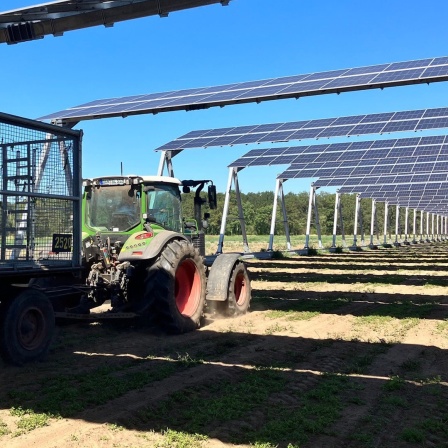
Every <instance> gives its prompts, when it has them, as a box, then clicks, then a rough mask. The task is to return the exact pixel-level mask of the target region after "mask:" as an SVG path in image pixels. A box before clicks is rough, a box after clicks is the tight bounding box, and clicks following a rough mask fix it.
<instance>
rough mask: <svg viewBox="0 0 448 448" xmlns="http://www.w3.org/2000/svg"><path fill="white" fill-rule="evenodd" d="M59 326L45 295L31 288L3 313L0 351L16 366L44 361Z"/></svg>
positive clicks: (5, 358)
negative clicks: (56, 326) (55, 329)
mask: <svg viewBox="0 0 448 448" xmlns="http://www.w3.org/2000/svg"><path fill="white" fill-rule="evenodd" d="M54 326H55V319H54V312H53V307H52V305H51V303H50V301H49V299H48V298H47V296H45V294H42V293H41V292H40V291H37V290H33V289H27V290H26V291H24V292H22V293H21V294H20V295H19V296H17V297H16V298H14V299H12V300H11V301H10V302H9V303H8V304H7V305H5V308H4V310H3V313H2V322H1V327H0V331H1V337H0V351H1V354H2V357H3V359H4V360H5V361H6V362H10V363H12V364H17V365H22V364H24V363H26V362H30V361H37V360H40V359H42V358H43V357H44V356H45V355H46V354H47V353H48V350H49V348H50V344H51V341H52V338H53V333H54Z"/></svg>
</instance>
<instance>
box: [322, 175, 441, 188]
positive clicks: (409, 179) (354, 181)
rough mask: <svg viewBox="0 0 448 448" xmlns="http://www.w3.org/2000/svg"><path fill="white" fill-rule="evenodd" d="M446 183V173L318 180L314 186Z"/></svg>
mask: <svg viewBox="0 0 448 448" xmlns="http://www.w3.org/2000/svg"><path fill="white" fill-rule="evenodd" d="M445 182H448V173H444V174H430V173H428V174H423V175H421V174H406V175H402V174H397V175H395V176H389V177H388V176H381V177H377V176H373V177H369V176H363V177H361V176H360V177H350V178H342V177H341V178H319V179H318V180H317V181H316V182H315V185H316V186H317V187H324V186H339V187H344V186H359V185H385V184H391V185H403V184H422V185H426V184H431V183H445Z"/></svg>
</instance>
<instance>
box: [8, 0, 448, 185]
mask: <svg viewBox="0 0 448 448" xmlns="http://www.w3.org/2000/svg"><path fill="white" fill-rule="evenodd" d="M36 3H38V2H35V1H25V0H24V1H13V0H3V1H2V2H1V6H0V8H1V10H2V11H7V10H10V9H15V8H18V7H21V6H27V5H32V4H36ZM446 17H448V2H447V1H446V0H432V1H431V0H428V1H426V2H422V1H416V0H407V1H405V0H395V1H390V0H389V1H384V0H377V1H375V2H365V1H360V0H345V1H344V0H343V1H339V2H336V1H334V0H321V1H311V0H308V1H306V0H275V1H273V0H232V1H231V2H230V4H229V6H227V7H222V6H220V5H219V4H216V5H211V6H205V7H200V8H194V9H191V10H185V11H179V12H175V13H171V14H170V15H169V17H168V18H159V17H148V18H143V19H136V20H132V21H128V22H121V23H117V24H116V25H115V26H114V27H113V28H104V27H95V28H87V29H83V30H77V31H71V32H67V33H66V34H65V35H64V36H62V37H57V38H55V37H52V36H47V37H45V38H44V39H41V40H38V41H33V42H25V43H21V44H18V45H10V46H8V45H4V44H3V45H2V46H0V61H1V64H0V67H1V69H0V86H1V95H0V110H1V111H3V112H6V113H10V114H15V115H20V116H24V117H27V118H37V117H39V116H43V115H46V114H49V113H51V112H55V111H58V110H61V109H65V108H68V107H71V106H75V105H79V104H82V103H85V102H88V101H92V100H95V99H100V98H108V97H116V96H126V95H134V94H144V93H152V92H163V91H168V90H177V89H184V88H190V87H205V86H211V85H220V84H227V83H233V82H238V81H250V80H258V79H264V78H271V77H278V76H288V75H295V74H301V73H310V72H317V71H326V70H333V69H339V68H348V67H358V66H364V65H373V64H380V63H386V62H396V61H406V60H412V59H423V58H428V57H438V56H448V48H447V45H446V43H447V42H448V27H447V26H446ZM446 106H448V84H447V83H434V84H430V85H429V86H428V85H426V84H425V85H418V86H405V87H394V88H389V89H384V90H371V91H363V92H351V93H343V94H340V95H335V94H332V95H322V96H314V97H308V98H306V97H305V98H301V99H299V100H294V99H292V100H279V101H267V102H263V103H260V104H247V105H235V106H226V107H224V108H211V109H208V110H201V111H194V112H184V111H179V112H168V113H161V114H158V115H141V116H132V117H128V118H125V119H123V118H112V119H103V120H93V121H85V122H81V123H80V124H78V125H77V126H76V128H77V129H83V131H84V144H83V175H84V177H94V176H101V175H105V174H117V173H119V171H120V162H123V165H124V171H125V172H126V173H134V174H155V173H156V170H157V167H158V162H159V153H155V152H154V149H155V148H157V147H159V146H161V145H162V144H164V143H166V142H168V141H171V140H173V139H175V138H177V137H179V136H181V135H183V134H185V133H187V132H189V131H192V130H195V129H208V128H219V127H227V126H239V125H249V124H257V123H258V124H265V123H273V122H287V121H295V120H301V119H311V118H325V117H335V116H345V115H354V114H361V113H376V112H387V111H395V110H408V109H420V108H428V107H446ZM436 133H437V132H435V131H433V132H432V133H431V134H436ZM438 133H443V132H438ZM397 135H400V134H397ZM422 135H425V134H423V133H422ZM402 136H403V137H404V136H405V135H404V134H403V135H402ZM384 137H385V138H387V137H388V138H390V136H384ZM372 138H373V137H372ZM363 139H364V140H366V139H370V136H368V137H364V138H363ZM334 141H335V142H336V141H341V139H338V140H334ZM311 143H313V141H305V142H303V144H311ZM319 143H321V141H319ZM297 144H299V143H298V142H297ZM265 146H266V145H265ZM254 147H255V148H257V147H259V148H261V147H262V146H254V145H248V146H235V147H232V148H210V149H203V150H189V151H184V152H182V153H181V154H180V155H178V156H177V157H176V158H174V171H175V174H176V176H177V177H179V178H181V179H187V178H188V179H191V178H211V179H213V180H214V181H215V183H216V185H217V187H218V191H224V189H225V186H226V182H227V176H228V169H227V165H228V164H229V163H231V162H232V161H233V160H235V159H237V158H238V157H239V156H241V155H242V154H244V153H245V152H247V151H249V150H250V149H252V148H254ZM263 147H264V146H263ZM285 168H286V167H283V166H277V167H269V168H252V169H250V168H249V169H246V170H243V171H242V172H241V174H240V177H239V179H240V187H241V189H242V191H243V192H250V191H255V192H256V191H265V190H273V189H274V186H275V177H276V175H277V174H278V173H280V172H282V171H283V170H284V169H285ZM309 183H310V180H303V181H299V180H291V181H288V182H287V183H285V191H286V192H288V191H293V192H299V191H303V190H308V188H309Z"/></svg>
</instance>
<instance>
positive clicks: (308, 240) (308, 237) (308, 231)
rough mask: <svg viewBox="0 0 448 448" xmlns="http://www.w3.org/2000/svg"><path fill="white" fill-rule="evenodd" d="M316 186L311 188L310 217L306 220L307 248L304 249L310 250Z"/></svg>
mask: <svg viewBox="0 0 448 448" xmlns="http://www.w3.org/2000/svg"><path fill="white" fill-rule="evenodd" d="M315 191H316V190H315V188H314V184H311V187H310V196H309V198H308V215H307V218H306V234H305V246H304V247H303V248H304V249H309V247H310V231H311V213H312V208H313V202H314V201H313V197H314V194H315Z"/></svg>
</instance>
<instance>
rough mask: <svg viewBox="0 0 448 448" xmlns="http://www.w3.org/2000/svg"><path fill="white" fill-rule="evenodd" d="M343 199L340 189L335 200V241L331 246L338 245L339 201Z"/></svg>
mask: <svg viewBox="0 0 448 448" xmlns="http://www.w3.org/2000/svg"><path fill="white" fill-rule="evenodd" d="M340 200H341V195H340V193H339V190H337V191H336V196H335V201H334V219H333V242H332V244H331V247H336V234H337V231H338V210H339V201H340Z"/></svg>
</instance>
